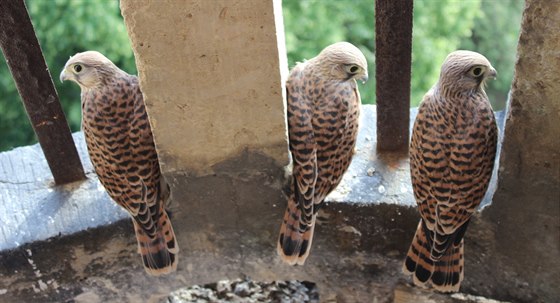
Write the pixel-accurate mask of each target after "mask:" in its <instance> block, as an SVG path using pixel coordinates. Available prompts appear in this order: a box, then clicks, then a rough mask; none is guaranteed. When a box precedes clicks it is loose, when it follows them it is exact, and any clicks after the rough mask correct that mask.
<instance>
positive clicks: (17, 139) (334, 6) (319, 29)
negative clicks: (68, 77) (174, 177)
mask: <svg viewBox="0 0 560 303" xmlns="http://www.w3.org/2000/svg"><path fill="white" fill-rule="evenodd" d="M0 1H1V0H0ZM26 2H27V5H28V10H29V13H30V15H31V20H32V22H33V25H34V27H35V31H36V33H37V36H38V39H39V42H40V43H41V47H42V50H43V54H44V56H45V59H46V61H47V64H48V66H49V69H50V71H51V74H52V77H53V80H54V82H55V85H56V88H57V91H58V93H59V97H60V100H61V103H62V106H63V108H64V111H65V113H66V115H67V118H68V120H69V124H70V127H71V129H72V130H73V131H76V130H78V129H79V124H80V119H81V116H80V97H79V95H80V90H79V87H78V86H77V85H74V84H71V83H64V84H61V83H60V82H59V81H58V75H59V74H60V72H61V70H62V68H63V66H64V64H65V63H66V61H67V60H68V58H69V56H71V55H74V54H75V53H77V52H82V51H85V50H97V51H100V52H102V53H103V54H105V55H106V56H107V57H108V58H110V59H111V60H112V61H113V62H115V64H117V66H119V67H121V68H122V69H124V70H125V71H127V72H129V73H131V74H135V73H136V68H135V64H134V58H133V54H132V49H131V47H130V42H129V40H128V36H127V33H126V30H125V27H124V23H123V21H122V17H121V15H120V10H119V7H118V2H116V1H109V0H26ZM283 8H284V11H283V14H284V24H285V35H286V48H287V51H288V62H289V65H290V67H293V66H294V65H295V64H296V62H298V61H303V60H305V59H309V58H312V57H314V56H315V55H316V54H318V53H319V52H320V51H321V49H323V48H324V47H325V46H327V45H329V44H332V43H334V42H338V41H348V42H351V43H353V44H354V45H356V46H358V47H359V48H360V49H361V50H362V51H363V52H364V54H365V56H366V58H367V59H368V65H369V66H368V68H369V70H368V72H369V75H370V80H369V81H368V82H367V84H366V85H362V84H359V88H360V92H361V95H362V102H363V103H375V60H374V57H375V56H374V52H375V36H374V35H375V19H374V17H375V15H374V8H375V1H374V0H283ZM522 9H523V0H499V1H498V0H468V1H466V0H465V1H458V0H438V1H429V0H417V1H414V28H413V53H412V59H413V63H412V64H413V65H412V83H411V105H412V106H416V105H417V104H418V103H419V102H420V100H421V98H422V96H423V94H424V93H425V92H426V91H427V90H428V89H429V88H430V87H431V86H432V85H433V84H434V83H435V82H436V81H437V78H438V76H439V68H440V66H441V63H442V62H443V60H444V59H445V56H446V55H447V54H448V53H449V52H451V51H453V50H456V49H469V50H474V51H478V52H480V53H482V54H484V55H485V56H486V57H487V58H488V59H489V60H490V62H492V64H493V65H494V67H495V68H496V69H497V70H498V80H497V81H491V82H490V83H489V85H488V89H487V90H488V94H489V96H490V98H491V100H493V101H497V102H496V103H495V104H494V106H495V108H502V107H503V104H504V102H505V100H506V97H507V93H508V91H509V88H510V85H511V80H512V75H513V67H514V60H515V54H516V45H517V38H518V34H519V24H520V19H521V12H522ZM397 68H398V67H397ZM403 85H406V84H403ZM0 93H1V98H0V134H1V140H0V151H1V150H6V149H10V148H12V147H14V146H21V145H27V144H30V143H33V142H34V141H35V138H34V134H33V130H32V129H31V126H30V124H29V121H28V119H27V117H26V115H25V112H24V110H23V105H22V103H21V102H20V97H19V95H18V93H17V90H16V88H15V85H14V82H13V80H12V77H11V74H10V73H9V71H8V68H7V66H6V65H5V61H4V58H3V57H2V55H1V54H0Z"/></svg>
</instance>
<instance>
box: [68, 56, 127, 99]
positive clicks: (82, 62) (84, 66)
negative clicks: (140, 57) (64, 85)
mask: <svg viewBox="0 0 560 303" xmlns="http://www.w3.org/2000/svg"><path fill="white" fill-rule="evenodd" d="M118 70H119V69H118V68H117V67H116V66H115V65H114V64H113V62H111V60H109V59H107V57H105V56H103V55H102V54H101V53H99V52H96V51H87V52H83V53H77V54H76V55H74V56H72V57H70V59H68V62H66V65H64V69H63V70H62V72H61V73H60V81H61V82H64V80H70V81H74V82H76V83H78V85H80V88H82V90H83V89H92V88H95V87H98V86H99V85H101V84H103V81H104V80H103V79H104V77H105V76H106V75H108V74H111V73H114V72H116V71H118Z"/></svg>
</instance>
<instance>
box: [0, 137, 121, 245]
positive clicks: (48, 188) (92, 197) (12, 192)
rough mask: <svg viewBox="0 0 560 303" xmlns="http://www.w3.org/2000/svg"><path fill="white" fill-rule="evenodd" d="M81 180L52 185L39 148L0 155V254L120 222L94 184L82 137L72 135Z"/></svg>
mask: <svg viewBox="0 0 560 303" xmlns="http://www.w3.org/2000/svg"><path fill="white" fill-rule="evenodd" d="M73 139H74V142H75V144H76V148H77V150H78V153H79V155H80V158H81V159H82V163H83V165H84V170H85V172H86V176H87V179H86V180H84V181H79V182H74V183H71V184H67V185H64V186H55V185H54V180H53V177H52V174H51V172H50V170H49V166H48V164H47V161H46V160H45V156H44V155H43V152H42V151H41V147H40V146H39V144H35V145H32V146H26V147H20V148H16V149H14V150H12V151H9V152H4V153H0V222H1V224H0V251H1V250H5V249H10V248H14V247H17V246H19V245H21V244H24V243H28V242H33V241H38V240H45V239H47V238H50V237H54V236H57V235H69V234H72V233H75V232H78V231H82V230H85V229H87V228H93V227H97V226H103V225H107V224H110V223H112V222H115V221H117V220H120V219H123V218H126V217H127V216H128V215H127V214H126V213H125V212H124V211H123V210H121V208H120V207H119V206H117V205H116V204H115V203H114V202H113V201H111V199H110V198H109V196H108V195H107V193H106V192H105V189H104V188H103V186H102V185H101V184H100V183H99V181H98V180H97V176H95V172H94V171H93V167H92V165H91V161H90V160H89V156H88V153H87V150H86V146H85V140H84V136H83V134H82V133H75V134H74V135H73Z"/></svg>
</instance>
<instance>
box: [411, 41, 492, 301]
mask: <svg viewBox="0 0 560 303" xmlns="http://www.w3.org/2000/svg"><path fill="white" fill-rule="evenodd" d="M490 77H491V78H495V77H496V70H495V69H494V68H493V67H492V65H491V64H490V62H489V61H488V60H487V59H486V58H485V57H484V56H482V55H481V54H478V53H475V52H471V51H463V50H461V51H455V52H452V53H451V54H449V55H448V56H447V58H446V59H445V62H444V63H443V65H442V67H441V73H440V77H439V81H438V82H437V83H436V84H435V85H434V86H433V87H432V89H431V90H430V91H428V93H426V95H425V96H424V99H423V101H422V103H421V104H420V107H419V109H418V116H417V117H416V121H415V123H414V128H413V131H412V140H411V143H410V171H411V177H412V187H413V189H414V196H415V198H416V202H417V204H418V210H419V212H420V216H421V220H420V224H419V225H418V229H417V230H416V234H415V236H414V239H413V240H412V244H411V246H410V249H409V251H408V254H407V257H406V260H405V262H404V266H403V271H404V272H405V273H406V274H410V275H413V281H414V284H416V285H419V286H426V285H430V284H431V285H432V287H433V288H434V289H435V290H438V291H441V292H455V291H458V290H459V287H460V285H461V281H462V280H463V265H464V260H463V236H464V235H465V231H466V230H467V226H468V224H469V221H470V218H471V215H472V214H473V213H474V212H475V211H476V208H477V206H478V205H479V204H480V202H481V200H482V198H483V197H484V194H485V193H486V190H487V189H488V183H489V181H490V177H491V175H492V169H493V166H494V158H495V155H496V144H497V138H498V131H497V127H496V121H495V119H494V113H493V111H492V107H491V106H490V102H489V101H488V97H487V96H486V93H485V92H484V84H485V80H486V79H488V78H490Z"/></svg>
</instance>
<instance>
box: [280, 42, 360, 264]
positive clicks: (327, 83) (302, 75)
mask: <svg viewBox="0 0 560 303" xmlns="http://www.w3.org/2000/svg"><path fill="white" fill-rule="evenodd" d="M367 78H368V73H367V62H366V58H365V57H364V55H363V54H362V52H361V51H360V50H359V49H358V48H357V47H355V46H354V45H352V44H350V43H348V42H339V43H335V44H332V45H330V46H328V47H326V48H325V49H323V50H322V51H321V53H320V54H319V55H318V56H316V57H314V58H313V59H310V60H309V61H306V62H304V63H298V64H297V65H296V66H295V67H294V68H293V69H292V71H291V73H290V76H289V78H288V81H287V83H286V91H287V99H288V102H287V103H288V104H287V105H288V135H289V140H290V142H289V146H290V151H291V153H292V160H293V169H292V181H291V193H290V197H289V200H288V206H287V208H286V212H285V214H284V220H283V222H282V226H281V227H280V236H279V238H278V246H277V251H278V254H279V255H280V257H281V258H282V260H284V261H285V262H286V263H288V264H290V265H295V264H299V265H303V263H304V262H305V259H306V258H307V256H308V255H309V250H310V248H311V241H312V239H313V229H314V226H315V219H316V217H317V211H318V210H319V208H320V207H321V206H322V205H323V200H324V199H325V197H326V196H327V195H328V194H329V193H330V192H331V191H332V190H333V189H334V188H335V187H336V186H337V185H338V183H339V182H340V180H341V179H342V175H343V174H344V172H346V169H347V168H348V166H349V165H350V160H351V159H352V155H353V153H354V144H355V142H356V135H357V133H358V116H359V109H360V93H359V92H358V88H357V85H356V81H355V80H356V79H357V80H360V81H362V82H365V81H367Z"/></svg>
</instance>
